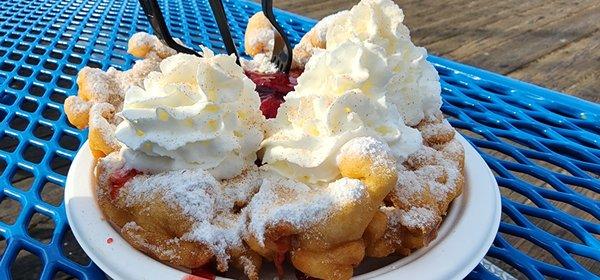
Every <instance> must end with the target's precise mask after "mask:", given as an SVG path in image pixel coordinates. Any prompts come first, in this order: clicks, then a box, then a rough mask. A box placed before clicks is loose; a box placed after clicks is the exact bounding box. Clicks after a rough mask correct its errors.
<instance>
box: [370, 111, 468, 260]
mask: <svg viewBox="0 0 600 280" xmlns="http://www.w3.org/2000/svg"><path fill="white" fill-rule="evenodd" d="M417 129H418V130H419V131H421V132H422V134H423V138H424V142H425V144H426V146H425V147H424V148H423V149H422V150H421V151H419V152H417V153H415V154H413V155H411V156H410V157H409V158H408V160H407V161H406V162H405V163H404V165H403V166H402V167H400V168H399V173H398V174H399V175H398V177H399V180H398V182H397V185H396V187H395V188H394V189H393V190H392V191H391V192H390V193H389V194H388V196H387V197H386V203H387V204H386V205H387V206H386V207H382V208H381V210H380V211H381V212H379V213H378V214H376V215H375V217H374V219H373V220H372V221H371V223H370V224H369V227H368V228H367V230H366V231H365V234H364V235H363V238H364V239H365V243H366V245H367V248H366V252H367V255H368V256H371V257H385V256H387V255H390V254H392V253H397V254H399V255H403V256H405V255H408V254H410V253H411V252H412V251H414V250H417V249H419V248H422V247H424V246H427V245H428V244H429V243H430V242H431V241H432V240H433V239H434V238H435V237H436V236H437V231H438V229H439V227H440V225H441V223H442V220H443V217H444V216H445V215H446V212H447V211H448V207H449V205H450V203H451V202H452V201H453V200H454V199H455V198H456V197H458V196H459V195H460V194H461V192H462V189H463V187H464V184H465V178H464V149H463V147H462V145H461V144H460V142H459V141H458V139H457V138H456V137H455V130H454V129H453V128H452V127H451V126H450V125H449V124H448V123H447V122H446V121H444V120H443V119H442V118H441V117H440V118H438V119H433V120H429V121H422V122H421V123H420V124H419V125H418V126H417ZM384 212H385V213H384ZM415 215H417V216H419V218H420V219H419V220H420V221H419V222H418V223H417V222H415V221H414V220H411V218H413V217H414V216H415Z"/></svg>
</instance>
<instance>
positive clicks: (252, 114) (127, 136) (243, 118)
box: [116, 48, 265, 179]
mask: <svg viewBox="0 0 600 280" xmlns="http://www.w3.org/2000/svg"><path fill="white" fill-rule="evenodd" d="M203 56H204V57H197V56H194V55H187V54H177V55H174V56H171V57H168V58H166V59H164V60H163V61H162V62H161V63H160V72H151V73H150V74H149V75H148V77H147V78H146V79H145V80H144V84H143V88H142V87H137V86H132V87H131V88H129V90H128V91H127V92H126V94H125V101H124V105H123V111H122V112H121V113H120V116H121V117H122V118H123V122H121V123H120V124H119V126H118V127H117V130H116V137H117V139H118V140H119V141H120V142H122V143H123V144H124V145H125V147H124V148H123V149H122V150H121V153H122V156H123V157H124V158H125V160H126V162H127V164H128V165H129V166H130V167H131V168H135V169H137V170H140V171H142V172H151V173H158V172H164V171H168V170H178V169H185V168H202V169H205V170H208V171H209V172H210V173H211V174H212V175H213V176H214V177H215V178H217V179H226V178H232V177H235V176H237V175H239V174H240V173H241V172H242V171H243V169H244V168H246V167H247V166H249V165H251V164H254V161H255V160H256V151H257V150H258V148H259V145H260V142H261V141H262V140H263V124H264V121H265V120H264V117H263V116H262V114H261V112H260V110H259V106H260V99H259V97H258V94H257V93H256V92H255V91H254V88H255V85H254V83H252V81H251V80H250V79H248V78H247V77H246V76H245V75H244V72H243V70H242V68H241V67H240V66H238V65H237V64H236V63H235V57H233V56H227V55H214V54H213V53H212V51H210V50H209V49H207V48H203Z"/></svg>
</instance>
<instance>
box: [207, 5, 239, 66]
mask: <svg viewBox="0 0 600 280" xmlns="http://www.w3.org/2000/svg"><path fill="white" fill-rule="evenodd" d="M208 3H209V4H210V8H211V9H212V12H213V15H214V16H215V20H216V21H217V26H218V27H219V33H221V37H223V43H224V44H225V50H226V51H227V54H234V55H235V63H237V64H238V65H240V56H239V55H238V53H237V50H236V49H235V44H234V43H233V38H232V37H231V31H229V25H227V15H226V14H225V8H223V2H221V0H208Z"/></svg>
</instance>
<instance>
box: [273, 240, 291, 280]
mask: <svg viewBox="0 0 600 280" xmlns="http://www.w3.org/2000/svg"><path fill="white" fill-rule="evenodd" d="M275 244H276V245H277V252H275V257H273V263H274V264H275V268H277V275H278V276H279V278H280V279H283V275H284V274H285V270H284V268H283V263H284V262H285V255H286V254H287V252H288V251H289V250H290V246H291V244H290V238H280V239H279V240H277V242H275Z"/></svg>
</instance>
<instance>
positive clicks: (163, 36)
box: [139, 0, 202, 57]
mask: <svg viewBox="0 0 600 280" xmlns="http://www.w3.org/2000/svg"><path fill="white" fill-rule="evenodd" d="M139 1H140V5H141V6H142V8H143V9H144V13H145V14H146V17H147V18H148V21H149V22H150V25H151V26H152V29H153V30H154V34H156V36H157V37H158V39H159V40H160V41H161V42H163V43H164V44H165V45H167V46H169V47H170V48H172V49H174V50H175V51H177V52H180V53H187V54H193V55H196V56H200V57H202V56H201V55H200V54H199V53H198V52H196V51H194V50H192V49H190V48H187V47H184V46H182V45H180V44H179V43H177V42H176V41H175V40H174V39H173V37H171V33H169V28H167V24H166V23H165V19H164V17H163V15H162V12H161V10H160V6H159V5H158V2H157V1H156V0H139Z"/></svg>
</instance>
